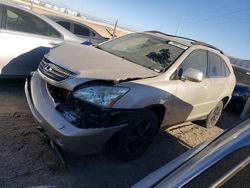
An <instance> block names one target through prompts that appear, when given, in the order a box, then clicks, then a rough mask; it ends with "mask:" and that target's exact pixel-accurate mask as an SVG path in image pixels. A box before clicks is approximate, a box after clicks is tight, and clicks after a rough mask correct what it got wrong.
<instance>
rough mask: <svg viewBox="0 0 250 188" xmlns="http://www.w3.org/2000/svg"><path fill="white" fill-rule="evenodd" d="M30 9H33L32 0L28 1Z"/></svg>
mask: <svg viewBox="0 0 250 188" xmlns="http://www.w3.org/2000/svg"><path fill="white" fill-rule="evenodd" d="M30 9H31V10H32V9H33V0H30Z"/></svg>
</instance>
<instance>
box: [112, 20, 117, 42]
mask: <svg viewBox="0 0 250 188" xmlns="http://www.w3.org/2000/svg"><path fill="white" fill-rule="evenodd" d="M117 24H118V20H116V21H115V25H114V29H113V34H112V39H113V38H115V36H116V34H115V33H116V27H117Z"/></svg>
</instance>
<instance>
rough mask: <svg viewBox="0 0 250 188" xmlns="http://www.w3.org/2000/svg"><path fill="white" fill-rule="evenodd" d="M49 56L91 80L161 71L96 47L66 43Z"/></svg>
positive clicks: (120, 78) (135, 76)
mask: <svg viewBox="0 0 250 188" xmlns="http://www.w3.org/2000/svg"><path fill="white" fill-rule="evenodd" d="M47 58H48V59H49V60H50V61H52V62H53V63H56V64H58V65H59V66H60V65H62V66H64V67H68V68H69V69H71V70H73V71H77V72H79V75H78V76H77V77H78V78H79V77H81V78H87V79H90V80H93V79H94V80H117V81H119V80H127V79H136V78H148V77H154V76H157V75H159V73H157V72H155V71H152V70H150V69H147V68H145V67H143V66H140V65H137V64H135V63H133V62H130V61H127V60H125V59H123V58H121V57H118V56H115V55H112V54H110V53H108V52H105V51H102V50H100V49H97V48H95V47H92V46H91V47H90V46H84V45H81V44H76V43H64V44H62V45H61V46H59V47H56V48H54V49H52V50H51V51H50V52H49V54H48V55H47Z"/></svg>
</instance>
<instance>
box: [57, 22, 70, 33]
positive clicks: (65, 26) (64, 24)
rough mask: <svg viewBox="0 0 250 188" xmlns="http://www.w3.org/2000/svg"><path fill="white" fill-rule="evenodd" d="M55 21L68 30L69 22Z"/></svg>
mask: <svg viewBox="0 0 250 188" xmlns="http://www.w3.org/2000/svg"><path fill="white" fill-rule="evenodd" d="M57 23H58V24H59V25H61V26H63V27H64V28H65V29H67V30H69V31H70V22H65V21H58V22H57Z"/></svg>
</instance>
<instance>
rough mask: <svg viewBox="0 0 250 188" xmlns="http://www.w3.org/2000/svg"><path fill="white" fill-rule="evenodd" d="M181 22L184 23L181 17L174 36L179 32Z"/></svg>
mask: <svg viewBox="0 0 250 188" xmlns="http://www.w3.org/2000/svg"><path fill="white" fill-rule="evenodd" d="M183 21H184V17H182V18H181V20H180V21H179V24H178V26H177V29H176V31H175V35H177V33H178V32H179V30H180V28H181V26H182V25H183Z"/></svg>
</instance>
